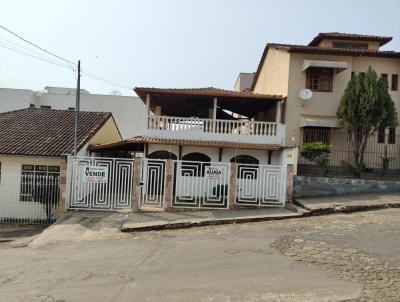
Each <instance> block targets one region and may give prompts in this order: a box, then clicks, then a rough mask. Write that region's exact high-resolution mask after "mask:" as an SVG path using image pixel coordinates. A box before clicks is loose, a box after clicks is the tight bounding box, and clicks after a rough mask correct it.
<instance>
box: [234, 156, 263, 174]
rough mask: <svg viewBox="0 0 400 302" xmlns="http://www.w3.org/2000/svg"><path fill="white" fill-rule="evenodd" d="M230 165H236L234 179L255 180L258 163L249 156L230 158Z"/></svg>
mask: <svg viewBox="0 0 400 302" xmlns="http://www.w3.org/2000/svg"><path fill="white" fill-rule="evenodd" d="M231 163H238V164H239V166H238V169H237V174H236V177H237V178H238V179H246V180H249V179H257V174H258V166H256V165H258V164H259V161H258V159H257V158H255V157H253V156H251V155H237V156H235V157H232V158H231Z"/></svg>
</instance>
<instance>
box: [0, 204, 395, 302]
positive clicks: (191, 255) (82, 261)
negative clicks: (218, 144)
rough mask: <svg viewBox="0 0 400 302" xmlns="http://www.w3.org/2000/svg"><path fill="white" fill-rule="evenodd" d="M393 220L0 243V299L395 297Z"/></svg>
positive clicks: (313, 220) (329, 220) (322, 219)
mask: <svg viewBox="0 0 400 302" xmlns="http://www.w3.org/2000/svg"><path fill="white" fill-rule="evenodd" d="M399 217H400V209H386V210H379V211H370V212H362V213H353V214H336V215H329V216H314V217H303V218H294V219H288V220H281V221H268V222H258V223H246V224H236V225H220V226H209V227H200V228H192V229H181V230H165V231H152V232H143V233H133V234H129V233H120V232H117V231H110V232H108V233H104V234H101V236H100V235H99V236H97V237H96V236H88V237H87V238H84V237H77V238H71V237H68V238H60V240H57V241H54V240H50V241H49V240H47V241H46V240H44V239H43V240H42V241H40V240H39V241H38V242H39V244H35V245H30V246H24V245H12V244H10V243H7V242H4V243H1V244H0V268H1V270H0V301H4V302H13V301H24V302H25V301H29V302H38V301H40V302H43V301H46V302H49V301H66V302H72V301H85V302H86V301H88V302H90V301H98V302H102V301H104V302H106V301H107V302H108V301H110V302H111V301H139V302H140V301H162V302H165V301H185V302H186V301H204V302H214V301H223V302H225V301H226V302H228V301H229V302H233V301H237V302H239V301H240V302H242V301H296V302H299V301H318V302H321V301H346V302H349V301H396V302H398V301H400V240H399V239H400V219H399ZM99 234H100V233H99Z"/></svg>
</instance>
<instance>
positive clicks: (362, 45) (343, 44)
mask: <svg viewBox="0 0 400 302" xmlns="http://www.w3.org/2000/svg"><path fill="white" fill-rule="evenodd" d="M332 47H333V48H351V49H368V43H348V42H333V43H332Z"/></svg>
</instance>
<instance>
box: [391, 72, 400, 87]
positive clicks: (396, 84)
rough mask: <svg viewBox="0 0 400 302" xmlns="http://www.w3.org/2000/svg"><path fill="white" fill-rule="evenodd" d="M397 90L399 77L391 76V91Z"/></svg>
mask: <svg viewBox="0 0 400 302" xmlns="http://www.w3.org/2000/svg"><path fill="white" fill-rule="evenodd" d="M398 89H399V75H398V74H392V91H397V90H398Z"/></svg>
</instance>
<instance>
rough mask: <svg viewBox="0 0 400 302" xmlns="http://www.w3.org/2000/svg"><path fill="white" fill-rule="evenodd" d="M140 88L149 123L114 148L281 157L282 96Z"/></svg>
mask: <svg viewBox="0 0 400 302" xmlns="http://www.w3.org/2000/svg"><path fill="white" fill-rule="evenodd" d="M135 92H136V93H137V94H138V95H139V97H140V98H141V99H142V100H143V102H144V103H145V104H146V107H147V111H148V113H147V128H146V129H145V130H144V131H143V132H142V135H140V136H135V137H133V138H130V139H127V140H124V141H122V142H119V143H117V144H112V146H113V148H116V147H117V146H119V145H121V146H122V145H127V144H128V145H138V146H137V147H138V148H139V151H142V152H144V153H145V157H149V158H157V157H159V158H166V159H168V158H172V159H182V158H185V159H187V160H192V159H194V158H195V155H196V154H197V155H198V156H199V157H202V158H207V159H208V161H216V162H218V161H222V162H230V161H231V160H232V161H234V159H235V156H242V157H243V158H247V159H248V163H251V162H252V163H262V164H277V163H278V162H279V155H280V152H279V150H281V149H282V146H283V145H282V144H283V142H284V133H285V125H284V124H282V123H281V121H280V119H281V110H280V108H281V104H282V103H283V101H284V100H285V98H284V97H282V96H279V95H265V94H254V93H250V92H236V91H229V90H224V89H217V88H212V87H209V88H195V89H162V88H142V87H138V88H135ZM235 116H241V117H242V118H236V117H235ZM99 148H101V149H102V150H103V151H105V150H106V149H105V148H104V146H99ZM99 148H97V147H94V148H91V150H94V149H99ZM132 150H135V149H132ZM192 153H195V155H193V158H192V156H189V155H190V154H192ZM161 154H164V155H165V156H161ZM199 154H200V155H201V156H200V155H199Z"/></svg>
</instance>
